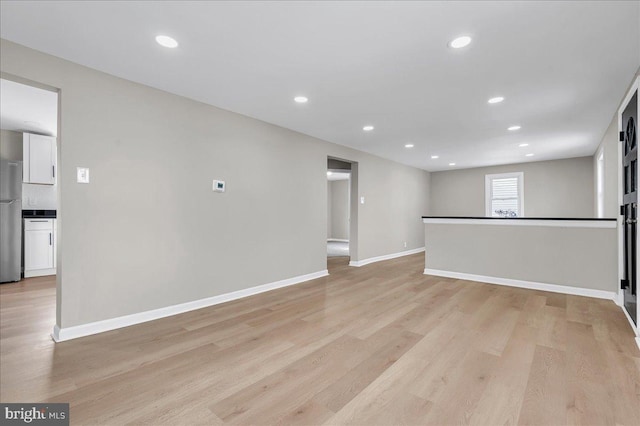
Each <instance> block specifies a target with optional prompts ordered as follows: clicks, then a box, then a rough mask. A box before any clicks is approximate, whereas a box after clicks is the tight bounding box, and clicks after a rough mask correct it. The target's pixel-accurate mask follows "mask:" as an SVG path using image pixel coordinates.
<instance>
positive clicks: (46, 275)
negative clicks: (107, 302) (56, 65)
mask: <svg viewBox="0 0 640 426" xmlns="http://www.w3.org/2000/svg"><path fill="white" fill-rule="evenodd" d="M59 111H60V96H59V90H57V89H55V88H51V87H49V86H46V85H41V84H39V83H35V82H31V81H28V80H25V79H22V78H20V77H15V76H9V75H6V74H4V73H3V74H2V77H1V78H0V174H1V178H0V179H1V181H2V182H1V184H0V198H1V201H0V227H1V229H2V232H1V233H0V261H1V264H2V265H1V268H0V270H1V272H0V293H2V294H5V293H11V294H12V297H11V298H10V299H7V300H8V301H5V303H3V305H2V309H3V310H5V309H6V310H10V311H11V315H12V316H15V317H16V320H17V321H16V323H20V324H21V325H22V328H21V329H20V330H21V332H23V331H26V332H38V333H40V332H42V331H43V330H41V329H40V328H41V326H42V324H43V323H49V321H51V322H54V323H56V324H59V323H60V307H59V303H58V296H59V295H60V277H59V274H58V271H59V269H60V268H59V265H60V264H61V262H60V256H59V255H58V253H59V250H58V249H59V246H60V244H59V242H58V239H59V238H58V236H59V232H58V230H59V229H60V226H59V225H60V215H59V209H58V207H59V200H60V195H59V185H58V176H59V171H58V158H59V155H60V154H59V152H60V150H59V143H58V141H59V124H60V114H59ZM35 296H37V297H35ZM25 300H30V301H31V300H36V301H37V303H36V302H33V303H34V304H35V306H34V305H32V304H25V303H24V301H25ZM11 301H13V302H14V303H15V306H13V303H11ZM27 307H28V309H27ZM21 308H24V309H21ZM7 312H8V311H7ZM4 313H6V312H4ZM4 313H3V314H4ZM49 330H50V329H48V330H47V331H49Z"/></svg>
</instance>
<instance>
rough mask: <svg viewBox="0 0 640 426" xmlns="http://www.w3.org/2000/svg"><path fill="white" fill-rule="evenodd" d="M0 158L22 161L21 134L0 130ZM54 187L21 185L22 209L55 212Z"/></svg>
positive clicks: (55, 194) (55, 195) (55, 188)
mask: <svg viewBox="0 0 640 426" xmlns="http://www.w3.org/2000/svg"><path fill="white" fill-rule="evenodd" d="M0 156H1V157H3V158H8V159H10V160H16V161H23V158H22V133H21V132H14V131H12V130H0ZM57 204H58V203H57V186H56V185H34V184H30V183H23V184H22V208H23V209H29V210H55V209H56V207H57Z"/></svg>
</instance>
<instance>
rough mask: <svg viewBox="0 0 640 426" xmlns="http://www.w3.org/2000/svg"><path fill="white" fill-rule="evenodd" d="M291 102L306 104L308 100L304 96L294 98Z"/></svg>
mask: <svg viewBox="0 0 640 426" xmlns="http://www.w3.org/2000/svg"><path fill="white" fill-rule="evenodd" d="M293 100H294V101H296V102H297V103H299V104H306V103H307V102H308V101H309V98H307V97H306V96H296V97H295V98H293Z"/></svg>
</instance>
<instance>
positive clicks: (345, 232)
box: [329, 179, 350, 240]
mask: <svg viewBox="0 0 640 426" xmlns="http://www.w3.org/2000/svg"><path fill="white" fill-rule="evenodd" d="M329 186H330V187H331V236H330V237H329V238H334V239H338V240H348V239H349V186H350V182H349V180H348V179H347V180H334V181H329Z"/></svg>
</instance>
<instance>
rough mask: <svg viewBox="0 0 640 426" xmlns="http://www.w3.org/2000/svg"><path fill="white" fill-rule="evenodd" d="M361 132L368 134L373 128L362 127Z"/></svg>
mask: <svg viewBox="0 0 640 426" xmlns="http://www.w3.org/2000/svg"><path fill="white" fill-rule="evenodd" d="M362 130H364V131H365V132H370V131H372V130H373V126H364V127H363V128H362Z"/></svg>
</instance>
